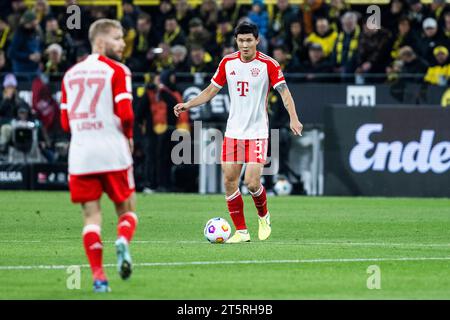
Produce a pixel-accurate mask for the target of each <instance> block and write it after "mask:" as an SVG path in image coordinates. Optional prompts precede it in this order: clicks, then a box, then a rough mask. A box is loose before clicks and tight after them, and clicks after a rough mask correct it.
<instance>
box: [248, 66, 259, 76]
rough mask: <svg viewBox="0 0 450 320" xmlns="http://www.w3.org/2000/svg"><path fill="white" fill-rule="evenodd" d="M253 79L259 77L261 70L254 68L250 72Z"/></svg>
mask: <svg viewBox="0 0 450 320" xmlns="http://www.w3.org/2000/svg"><path fill="white" fill-rule="evenodd" d="M250 72H251V73H252V76H253V77H257V76H258V75H259V72H260V70H259V69H258V68H253V69H251V70H250Z"/></svg>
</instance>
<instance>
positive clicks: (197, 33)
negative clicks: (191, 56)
mask: <svg viewBox="0 0 450 320" xmlns="http://www.w3.org/2000/svg"><path fill="white" fill-rule="evenodd" d="M194 44H198V45H201V46H202V47H203V48H205V50H206V51H208V52H209V53H210V54H213V55H215V54H216V50H217V44H216V42H215V41H214V39H213V38H212V35H211V33H210V32H209V31H208V30H206V29H205V28H204V27H203V23H202V20H200V18H192V20H191V21H189V35H188V38H187V41H186V47H187V48H188V50H190V48H191V47H192V45H194Z"/></svg>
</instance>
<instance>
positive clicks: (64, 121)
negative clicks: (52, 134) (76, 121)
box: [60, 79, 70, 132]
mask: <svg viewBox="0 0 450 320" xmlns="http://www.w3.org/2000/svg"><path fill="white" fill-rule="evenodd" d="M60 109H61V115H60V117H61V119H60V121H61V128H62V129H63V130H64V131H66V132H69V131H70V125H69V113H68V111H67V92H66V86H65V85H64V79H63V80H62V83H61V104H60Z"/></svg>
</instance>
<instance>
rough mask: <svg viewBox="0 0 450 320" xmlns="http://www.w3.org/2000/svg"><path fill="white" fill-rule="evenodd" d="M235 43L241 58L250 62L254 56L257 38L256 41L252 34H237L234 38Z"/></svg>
mask: <svg viewBox="0 0 450 320" xmlns="http://www.w3.org/2000/svg"><path fill="white" fill-rule="evenodd" d="M236 43H237V46H238V49H239V51H240V52H241V56H242V57H243V58H244V59H245V60H251V59H253V58H254V56H255V54H256V46H257V45H258V43H259V38H258V39H256V38H255V36H254V35H253V34H252V33H247V34H238V35H237V37H236Z"/></svg>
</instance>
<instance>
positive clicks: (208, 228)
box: [204, 218, 231, 243]
mask: <svg viewBox="0 0 450 320" xmlns="http://www.w3.org/2000/svg"><path fill="white" fill-rule="evenodd" d="M204 234H205V237H206V239H207V240H208V241H209V242H211V243H224V242H225V241H227V240H228V238H229V237H230V234H231V227H230V224H229V223H228V221H227V220H225V219H223V218H212V219H210V220H209V221H208V222H207V223H206V225H205V229H204Z"/></svg>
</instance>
